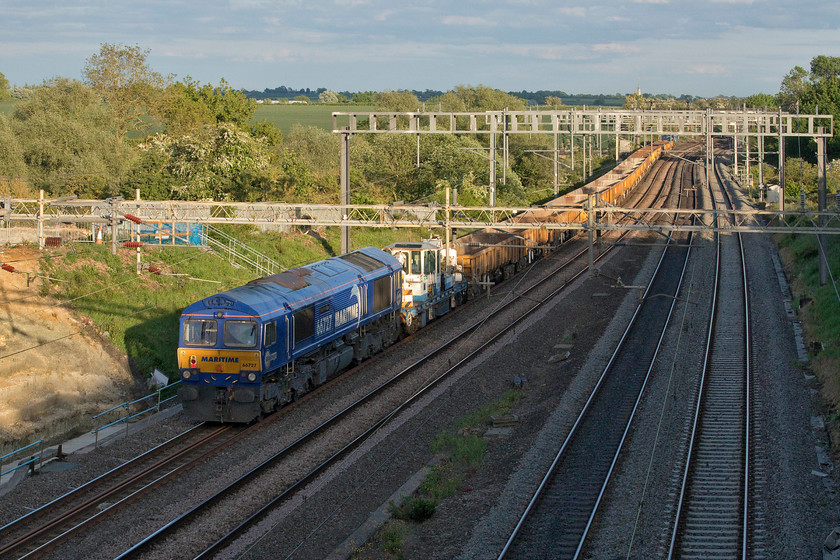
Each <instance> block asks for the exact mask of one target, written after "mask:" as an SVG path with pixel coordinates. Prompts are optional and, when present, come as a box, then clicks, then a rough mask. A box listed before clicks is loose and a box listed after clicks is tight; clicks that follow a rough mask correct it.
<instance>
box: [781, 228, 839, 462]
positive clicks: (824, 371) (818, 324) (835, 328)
mask: <svg viewBox="0 0 840 560" xmlns="http://www.w3.org/2000/svg"><path fill="white" fill-rule="evenodd" d="M824 239H825V248H826V252H827V255H828V264H829V270H831V272H832V274H833V276H834V281H835V282H838V283H840V240H838V239H836V237H835V236H832V235H828V236H825V238H824ZM777 243H778V246H779V252H780V254H781V256H782V260H783V261H784V263H785V269H786V270H787V273H788V275H789V279H790V284H791V290H792V292H793V298H794V301H793V304H794V308H796V309H798V313H799V317H800V319H801V320H802V326H803V329H804V332H805V341H806V344H807V346H808V353H809V356H810V357H811V364H810V367H811V369H812V370H813V372H814V374H815V375H816V376H817V378H818V379H819V381H820V384H821V388H820V394H821V396H822V399H823V401H824V404H825V408H826V409H827V410H826V412H827V420H828V422H827V425H828V428H829V432H830V434H831V441H832V447H833V448H834V451H835V452H838V451H840V297H838V293H837V292H836V291H835V290H840V285H839V286H835V285H834V283H833V282H832V280H831V277H829V280H828V283H827V284H826V285H825V286H820V285H819V253H818V245H817V238H816V236H815V235H790V236H780V237H779V238H778V240H777Z"/></svg>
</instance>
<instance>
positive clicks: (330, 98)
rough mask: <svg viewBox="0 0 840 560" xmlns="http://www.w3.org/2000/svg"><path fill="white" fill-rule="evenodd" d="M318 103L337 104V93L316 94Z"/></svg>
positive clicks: (324, 92)
mask: <svg viewBox="0 0 840 560" xmlns="http://www.w3.org/2000/svg"><path fill="white" fill-rule="evenodd" d="M318 101H319V102H321V103H338V93H337V92H334V91H322V92H321V93H320V94H318Z"/></svg>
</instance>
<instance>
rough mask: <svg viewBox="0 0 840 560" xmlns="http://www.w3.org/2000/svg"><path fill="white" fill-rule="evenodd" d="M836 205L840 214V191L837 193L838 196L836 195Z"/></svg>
mask: <svg viewBox="0 0 840 560" xmlns="http://www.w3.org/2000/svg"><path fill="white" fill-rule="evenodd" d="M834 204H836V205H837V211H838V212H840V191H837V194H836V195H834Z"/></svg>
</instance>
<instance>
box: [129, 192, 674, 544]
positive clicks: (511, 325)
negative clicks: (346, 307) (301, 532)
mask: <svg viewBox="0 0 840 560" xmlns="http://www.w3.org/2000/svg"><path fill="white" fill-rule="evenodd" d="M658 194H659V193H657V192H649V193H647V195H648V196H649V197H651V198H656V197H657V195H658ZM587 254H588V251H587V249H586V248H583V249H581V250H579V251H577V253H576V254H575V255H574V258H572V259H569V260H567V261H566V262H563V263H561V264H560V265H559V266H558V267H557V269H556V270H554V271H553V272H552V273H551V274H549V275H548V276H547V277H546V278H544V279H542V280H540V281H539V282H537V283H535V284H534V285H533V286H530V287H528V288H520V287H517V289H515V290H512V291H515V292H516V294H515V295H513V296H512V297H511V298H510V299H509V300H508V301H507V302H506V303H505V304H504V305H502V306H500V307H499V308H498V309H496V310H495V311H494V312H493V313H492V314H491V315H490V316H489V317H485V318H483V319H480V320H478V321H476V322H475V323H473V324H471V325H469V326H468V327H467V328H465V329H463V331H462V332H461V334H460V335H459V336H458V337H457V338H454V339H452V340H450V341H449V342H447V343H446V344H444V345H443V346H441V347H439V348H437V349H436V350H435V351H434V352H432V353H430V354H429V355H427V356H426V357H424V358H423V359H421V360H419V361H418V362H416V363H415V364H412V365H411V366H409V367H408V368H406V369H405V370H403V371H402V372H400V373H399V374H397V375H396V376H394V377H393V378H392V379H390V380H389V381H387V382H386V383H384V384H382V385H381V386H379V387H377V388H376V389H374V390H373V391H371V392H370V393H368V394H367V395H365V396H364V397H363V398H361V399H359V400H358V401H356V402H354V403H352V404H350V405H349V406H347V407H346V408H345V409H343V410H342V411H340V412H338V413H337V414H335V415H334V416H333V417H331V418H329V419H328V420H326V421H325V422H323V423H322V424H320V425H319V426H318V427H317V428H315V429H314V430H312V431H311V432H309V433H308V434H306V435H304V436H303V437H301V438H299V439H298V440H296V441H295V442H293V443H292V444H291V445H288V446H286V447H285V448H283V449H281V450H280V451H279V452H278V453H276V454H275V455H273V456H272V457H271V458H269V459H268V460H266V461H264V462H263V463H262V464H260V465H258V466H257V467H255V468H254V469H252V470H251V471H249V472H248V473H246V474H245V475H243V476H242V477H240V478H239V479H237V480H235V481H234V482H233V483H231V484H230V485H228V486H226V487H225V488H223V489H220V490H219V491H218V492H217V493H215V494H214V495H213V496H211V497H210V498H208V499H207V500H205V501H203V502H201V503H199V504H197V505H196V506H195V507H194V508H192V509H191V510H189V511H187V512H185V513H183V514H182V515H180V516H179V517H177V518H176V519H173V520H172V521H171V522H169V523H168V524H166V525H165V526H163V527H160V528H159V529H158V530H157V531H155V532H154V533H152V534H150V535H148V536H147V537H146V538H145V539H143V540H142V541H140V542H138V543H137V544H135V545H134V546H132V547H131V548H129V549H128V550H126V551H125V552H124V553H123V554H121V555H120V556H119V558H131V557H137V556H141V555H143V554H144V553H145V552H146V551H149V550H155V552H156V553H159V552H160V551H161V550H170V548H169V547H170V546H173V545H172V541H175V540H177V539H178V535H179V534H182V533H184V532H189V527H190V526H191V525H192V524H194V523H196V522H198V520H200V519H206V517H205V516H206V515H213V516H214V517H215V518H224V519H227V520H231V522H230V523H227V524H226V525H225V526H224V529H223V530H221V531H220V532H218V533H217V534H216V535H215V536H213V535H209V537H212V538H213V539H216V540H215V541H213V540H211V538H209V537H208V540H207V542H206V543H205V544H204V545H202V546H204V547H205V548H203V549H201V550H199V549H198V548H196V549H195V550H194V551H191V552H190V554H192V555H194V556H196V557H200V558H209V557H212V556H213V555H215V554H217V553H218V552H219V551H220V550H222V549H224V548H225V547H226V546H227V545H229V544H230V543H231V542H233V541H234V540H236V539H237V538H238V537H239V536H241V535H243V534H244V533H246V532H247V531H249V530H250V529H251V528H252V527H254V526H255V525H256V524H258V523H259V522H260V521H261V520H262V519H264V518H265V517H266V516H267V515H269V513H270V512H271V511H272V510H274V509H276V508H277V507H279V506H280V505H282V504H283V503H285V502H287V501H288V500H289V499H290V498H291V497H292V496H294V495H295V494H296V493H297V492H298V491H299V490H300V489H301V488H303V487H304V486H305V485H306V484H307V483H309V482H310V481H312V480H314V479H315V478H316V477H318V476H319V475H320V474H322V473H324V472H325V471H327V469H329V468H330V467H331V466H332V465H334V464H336V463H337V462H338V461H340V460H341V459H342V458H343V457H346V456H347V455H348V454H349V453H350V452H351V451H352V450H353V449H355V448H356V447H357V446H358V445H360V444H361V443H363V442H364V441H366V440H367V438H369V437H370V435H371V434H373V433H375V432H376V431H377V430H379V429H380V428H381V427H382V426H383V425H384V424H385V423H387V422H388V421H389V420H390V419H392V418H394V417H395V416H396V415H397V414H399V412H400V411H401V410H404V409H406V408H407V407H409V406H410V405H411V404H412V403H414V402H416V401H417V400H418V399H420V398H421V397H423V396H424V395H425V394H426V393H428V392H429V391H432V390H433V389H434V388H435V387H436V386H437V385H438V384H439V383H440V382H442V381H443V380H445V379H447V378H448V377H450V376H452V375H454V374H455V373H456V372H457V371H458V370H459V369H461V368H462V367H463V366H464V365H465V364H467V363H468V362H469V361H470V360H472V359H473V358H474V357H475V356H477V355H479V354H480V353H481V352H482V351H483V350H484V349H485V348H487V347H488V346H490V345H492V344H493V343H494V342H495V341H497V340H499V339H500V338H501V337H503V336H504V335H505V334H506V333H508V332H509V331H510V330H512V329H515V328H516V326H517V325H518V324H519V323H520V322H521V321H523V320H524V319H525V318H526V317H528V316H529V315H530V314H531V313H533V312H534V311H535V310H536V309H538V308H539V307H541V306H542V305H544V304H546V303H547V302H549V301H550V300H551V299H552V298H553V297H554V296H556V295H557V294H558V293H559V292H560V291H562V290H563V289H565V287H566V286H568V285H569V284H570V283H571V282H573V281H574V280H575V279H576V278H578V277H579V276H580V275H582V274H584V273H585V272H586V270H587V268H586V266H585V263H583V261H585V260H586V257H587ZM602 256H603V255H601V257H602ZM579 262H580V263H583V265H577V269H576V270H575V271H574V272H569V271H568V270H567V269H568V268H569V267H571V266H573V265H575V264H576V263H579ZM561 275H562V276H563V277H564V278H565V279H563V280H561V281H560V282H559V285H557V284H558V282H557V278H559V277H560V276H561ZM515 281H516V280H513V281H511V282H515ZM551 282H554V284H553V285H551V286H549V287H546V285H547V284H551ZM508 285H510V283H509V284H508ZM516 305H518V306H524V308H522V309H519V310H517V311H516V312H515V313H516V317H515V319H513V320H512V319H511V317H510V316H509V315H505V314H504V312H505V310H506V309H508V308H510V307H513V306H516ZM492 321H495V322H497V323H498V324H497V325H491V322H492ZM479 329H481V330H482V335H481V341H480V343H478V342H476V341H473V342H474V344H472V345H465V346H470V348H469V351H468V352H467V353H466V354H464V355H458V356H457V357H451V358H447V359H446V361H447V364H449V363H451V364H452V365H451V366H449V365H448V366H447V367H446V368H445V369H444V370H443V371H439V372H436V373H435V375H434V376H433V377H432V378H431V379H429V378H428V374H423V375H420V376H419V377H420V378H421V379H422V378H425V380H424V381H423V384H422V385H421V386H420V387H417V386H416V381H414V382H412V383H415V385H414V386H412V387H411V388H410V389H409V390H408V391H405V390H403V391H402V392H403V393H407V394H408V395H410V397H409V398H407V399H404V400H402V401H400V402H398V403H397V404H396V405H395V406H391V407H389V408H387V409H384V410H383V411H382V412H381V413H380V414H379V416H378V418H377V419H375V420H373V421H371V420H367V421H366V422H367V424H366V425H367V428H366V429H365V430H363V431H362V432H361V433H358V434H357V435H354V436H353V437H352V438H350V440H349V441H348V442H347V443H346V444H344V445H343V446H341V447H340V448H337V449H335V450H333V451H331V453H330V454H329V456H327V457H325V458H324V459H323V460H322V461H321V462H320V463H318V464H316V465H315V466H314V467H313V468H312V469H311V470H309V471H308V472H307V473H306V474H305V475H304V476H301V477H298V478H295V479H294V480H287V481H286V482H284V483H283V485H282V488H283V489H282V490H281V491H279V492H278V493H277V494H276V496H274V497H273V498H272V499H271V500H267V501H264V503H263V504H262V505H260V506H259V507H255V508H254V509H253V510H252V511H251V512H250V513H249V514H248V515H245V516H240V518H239V521H238V522H236V523H234V522H232V520H235V519H236V517H235V516H233V515H228V514H225V513H216V514H213V513H212V512H213V511H220V510H224V509H225V508H227V507H229V504H231V503H243V502H247V501H249V498H247V497H243V496H242V495H241V494H240V493H241V492H245V490H244V489H245V488H247V487H248V486H249V485H250V484H251V483H252V482H253V481H255V480H258V479H261V478H262V477H264V476H265V477H269V478H270V477H272V476H273V475H272V474H271V473H272V472H273V471H276V470H282V469H283V465H286V464H288V463H289V462H291V461H294V459H293V456H294V454H295V453H296V452H298V451H300V452H303V449H305V448H306V447H307V446H308V445H309V444H310V443H311V442H312V441H313V440H315V439H316V438H317V439H318V441H319V442H323V437H324V435H325V434H327V433H328V432H330V431H337V430H339V429H341V428H339V426H340V425H343V424H342V423H346V422H347V421H349V419H351V418H352V417H354V415H357V414H362V413H364V414H367V415H368V416H369V414H370V412H369V409H370V408H371V406H372V405H371V403H373V402H374V401H377V402H378V401H384V400H388V399H390V397H386V396H384V395H385V394H386V392H389V391H394V390H395V387H396V386H397V385H398V384H402V383H405V382H406V380H407V379H410V378H411V377H412V376H413V377H415V378H417V377H418V376H417V374H416V373H415V371H419V370H420V369H421V368H422V367H423V365H424V364H425V363H426V362H428V361H430V360H432V359H434V358H436V357H437V358H438V359H440V355H441V354H442V353H443V352H445V351H447V350H448V349H451V348H453V347H455V346H457V345H463V341H464V339H468V338H470V337H472V335H473V334H474V333H475V332H476V331H477V330H479ZM488 331H489V333H488ZM345 439H347V438H346V436H345ZM322 445H323V443H322ZM276 486H278V487H279V485H276Z"/></svg>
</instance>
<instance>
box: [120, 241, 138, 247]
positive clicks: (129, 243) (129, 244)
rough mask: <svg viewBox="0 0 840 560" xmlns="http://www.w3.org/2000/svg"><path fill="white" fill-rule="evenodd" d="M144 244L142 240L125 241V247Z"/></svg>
mask: <svg viewBox="0 0 840 560" xmlns="http://www.w3.org/2000/svg"><path fill="white" fill-rule="evenodd" d="M142 246H143V242H142V241H126V242H125V243H123V247H142Z"/></svg>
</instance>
